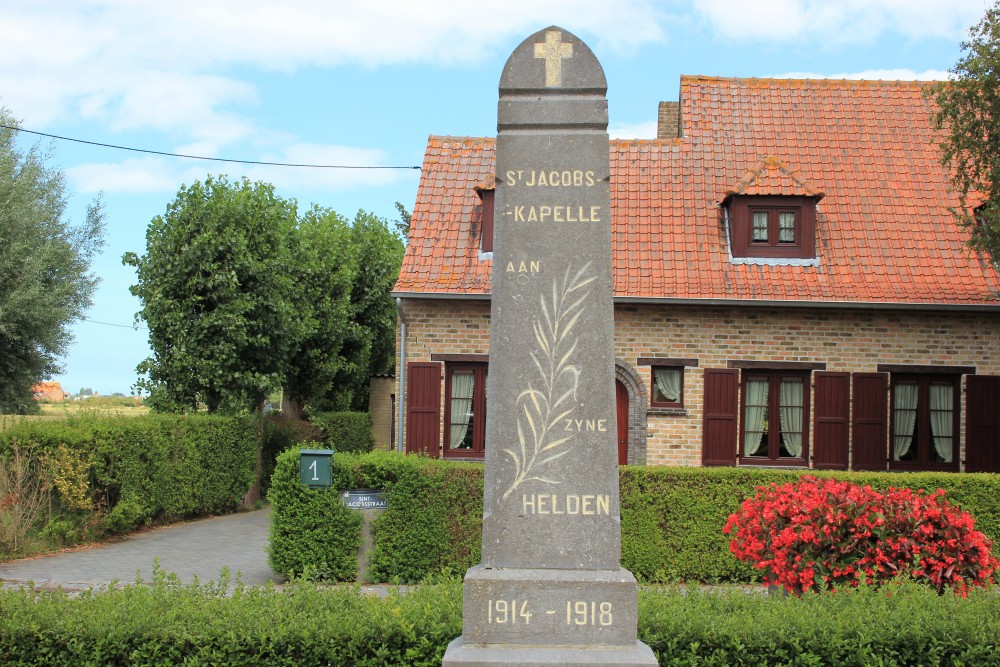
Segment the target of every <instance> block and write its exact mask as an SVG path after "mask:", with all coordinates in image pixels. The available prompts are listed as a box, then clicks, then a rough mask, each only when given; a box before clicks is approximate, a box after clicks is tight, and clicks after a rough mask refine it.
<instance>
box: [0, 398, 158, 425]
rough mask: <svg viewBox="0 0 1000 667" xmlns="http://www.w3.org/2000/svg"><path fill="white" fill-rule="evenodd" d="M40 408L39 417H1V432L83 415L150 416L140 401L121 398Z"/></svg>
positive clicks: (91, 399)
mask: <svg viewBox="0 0 1000 667" xmlns="http://www.w3.org/2000/svg"><path fill="white" fill-rule="evenodd" d="M39 407H40V408H41V412H40V413H39V414H37V415H0V431H5V430H7V429H10V428H13V426H14V425H15V424H18V423H20V422H21V421H50V420H55V419H66V418H67V417H71V416H76V415H83V414H93V415H105V416H110V415H116V416H119V417H138V416H141V415H146V414H149V408H148V407H146V406H145V405H143V404H142V403H141V402H140V401H137V400H135V399H132V398H120V397H107V398H104V397H102V398H89V399H87V400H85V401H62V402H59V403H42V404H41V405H40V406H39Z"/></svg>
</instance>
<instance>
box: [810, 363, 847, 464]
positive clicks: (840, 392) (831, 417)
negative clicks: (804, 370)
mask: <svg viewBox="0 0 1000 667" xmlns="http://www.w3.org/2000/svg"><path fill="white" fill-rule="evenodd" d="M813 378H814V379H815V382H816V386H815V390H814V394H813V422H814V424H813V432H814V433H815V438H814V441H813V467H814V468H819V469H824V470H847V451H848V447H849V434H848V427H849V425H850V391H851V374H850V373H832V372H830V373H828V372H825V371H819V372H817V373H816V374H815V375H814V376H813Z"/></svg>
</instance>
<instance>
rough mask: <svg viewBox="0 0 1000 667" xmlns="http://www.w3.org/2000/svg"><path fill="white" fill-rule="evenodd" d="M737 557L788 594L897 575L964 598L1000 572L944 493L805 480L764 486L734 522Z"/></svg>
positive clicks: (981, 538)
mask: <svg viewBox="0 0 1000 667" xmlns="http://www.w3.org/2000/svg"><path fill="white" fill-rule="evenodd" d="M724 531H725V533H726V534H727V535H728V534H734V537H733V539H732V540H731V541H730V550H731V551H732V552H733V554H735V555H736V557H737V558H740V559H741V560H744V561H747V562H751V563H753V564H754V566H755V567H756V568H758V569H760V570H762V571H763V572H764V580H765V582H768V583H775V584H780V585H783V586H784V587H785V588H786V589H788V590H789V591H792V592H794V593H801V592H802V591H805V590H819V589H820V587H821V586H822V587H823V588H825V589H828V590H833V589H836V588H838V587H843V586H845V585H846V586H857V585H858V582H859V581H860V580H861V579H864V580H865V581H866V582H867V583H869V584H882V583H885V582H886V581H888V580H889V579H891V578H892V577H895V576H898V575H904V576H908V577H910V578H913V579H918V580H924V581H928V582H929V583H931V585H933V586H935V587H936V588H937V589H938V590H943V589H944V588H947V587H951V588H953V589H954V590H955V591H956V593H958V594H963V595H964V594H965V591H967V590H968V588H969V586H970V585H972V586H985V585H987V584H988V583H989V581H990V580H991V575H992V573H993V572H994V571H995V570H996V569H997V565H998V564H997V561H996V559H995V558H993V555H992V553H991V552H990V547H991V542H990V541H989V540H988V539H987V538H986V536H985V535H983V534H982V533H981V532H979V531H977V530H975V529H974V528H973V520H972V517H971V516H970V515H969V514H968V513H967V512H962V511H960V510H958V509H957V508H954V507H952V506H951V505H949V504H948V502H947V501H946V500H945V499H944V491H943V490H941V489H938V490H936V491H935V492H933V493H931V494H929V495H927V494H924V493H923V492H914V491H912V490H911V489H894V488H891V489H889V491H887V492H886V493H884V494H882V493H879V492H877V491H874V490H872V489H871V487H868V486H858V485H856V484H851V483H849V482H839V481H836V480H830V479H827V480H818V479H816V478H814V477H811V476H806V477H803V478H801V479H800V480H799V482H798V483H796V484H785V485H783V486H778V485H776V484H772V485H771V486H769V487H759V488H758V489H757V495H755V496H754V497H753V498H750V499H748V500H746V501H744V502H743V505H742V506H741V508H740V510H739V511H738V512H736V513H734V514H733V515H732V516H730V517H729V520H728V521H727V522H726V525H725V528H724Z"/></svg>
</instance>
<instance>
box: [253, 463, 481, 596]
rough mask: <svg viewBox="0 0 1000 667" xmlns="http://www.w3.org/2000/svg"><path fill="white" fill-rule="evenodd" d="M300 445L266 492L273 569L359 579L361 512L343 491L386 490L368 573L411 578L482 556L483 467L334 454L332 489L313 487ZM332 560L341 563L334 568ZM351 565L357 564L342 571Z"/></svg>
mask: <svg viewBox="0 0 1000 667" xmlns="http://www.w3.org/2000/svg"><path fill="white" fill-rule="evenodd" d="M298 451H299V450H298V448H295V449H293V450H290V451H289V452H286V453H285V454H283V455H282V456H281V457H279V460H278V469H277V471H276V472H275V475H274V478H273V480H272V486H271V492H270V495H269V498H270V500H271V505H272V506H271V526H272V527H271V544H270V553H271V566H272V568H273V569H274V570H275V571H276V572H279V573H281V574H285V575H295V574H300V573H302V572H303V571H304V570H306V569H309V570H310V571H311V572H312V573H313V574H314V575H316V576H318V577H320V578H332V579H336V580H341V581H353V580H354V579H355V576H356V566H357V561H356V556H357V552H356V549H357V544H358V542H357V534H358V530H359V526H360V514H359V513H358V512H355V511H351V510H345V509H341V508H340V505H339V502H340V500H339V495H338V493H339V492H340V491H343V490H346V489H359V488H368V489H379V490H384V491H385V492H386V494H387V496H388V500H389V509H388V510H385V511H384V512H383V513H382V514H381V515H380V516H379V517H378V518H377V519H376V520H375V522H374V525H373V532H374V536H375V549H374V552H373V553H372V554H371V555H370V560H369V566H368V572H367V573H363V574H365V576H366V579H368V580H370V581H379V582H381V581H394V582H400V583H412V582H416V581H421V580H423V579H425V578H426V577H428V576H432V575H435V574H439V573H442V572H447V571H450V572H453V573H457V574H461V573H464V572H465V570H467V569H468V568H469V567H471V566H473V565H475V564H476V563H478V562H479V560H480V546H481V542H482V527H481V526H482V507H483V480H482V466H476V465H469V464H460V463H450V462H444V461H432V460H430V459H425V458H420V457H410V456H401V455H399V454H395V453H389V452H372V453H371V454H367V455H354V454H336V455H334V457H333V487H332V488H331V489H324V490H310V489H308V488H307V487H306V486H305V485H304V484H302V483H301V482H300V481H299V479H298V474H299V473H298ZM352 522H353V523H352ZM307 534H309V535H314V537H308V538H307V537H304V536H306V535H307ZM348 537H350V540H351V541H348ZM310 541H314V542H315V543H316V546H315V552H312V551H311V549H312V548H313V547H311V546H310ZM333 562H336V563H338V564H339V565H338V566H337V567H336V568H334V567H333V566H332V563H333ZM348 563H350V564H351V566H352V567H354V568H355V569H354V570H351V571H350V572H348V571H347V570H346V569H343V568H346V567H347V564H348ZM341 566H343V567H341ZM332 570H336V574H334V573H333V572H332ZM324 575H326V577H324Z"/></svg>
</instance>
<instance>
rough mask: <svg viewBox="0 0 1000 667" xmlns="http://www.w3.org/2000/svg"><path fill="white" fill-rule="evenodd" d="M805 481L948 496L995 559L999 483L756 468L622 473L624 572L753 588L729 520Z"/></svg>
mask: <svg viewBox="0 0 1000 667" xmlns="http://www.w3.org/2000/svg"><path fill="white" fill-rule="evenodd" d="M802 474H813V475H815V476H817V477H835V478H837V479H846V480H850V481H852V482H855V483H858V484H868V485H871V486H872V487H873V488H876V489H880V490H884V489H887V488H889V487H890V486H895V487H910V488H914V489H926V490H934V489H938V488H942V489H945V490H946V492H947V498H948V499H949V501H951V502H953V503H955V504H957V505H960V506H961V507H962V508H964V509H965V510H967V511H969V512H970V513H971V514H972V515H973V517H974V518H975V519H976V527H977V528H978V529H979V530H981V531H983V532H984V533H985V534H986V535H987V536H988V537H989V538H990V539H992V540H993V541H994V553H998V554H1000V540H998V538H1000V476H998V475H991V474H967V473H962V474H958V473H902V474H901V473H844V472H836V473H834V472H819V471H809V472H799V471H792V470H763V469H759V468H667V467H652V466H650V467H638V466H634V467H627V468H622V470H621V482H620V484H621V498H622V565H623V566H624V567H626V568H628V569H629V570H631V571H632V572H633V573H634V574H635V575H636V577H637V578H639V579H640V580H641V581H652V582H672V581H701V582H715V581H758V580H759V579H760V573H759V572H758V571H757V570H754V569H753V568H752V567H751V566H750V565H749V564H747V563H741V562H740V561H737V560H736V558H734V557H733V556H732V554H731V553H730V551H729V538H728V537H727V536H726V535H724V534H723V532H722V527H723V526H724V525H725V523H726V519H727V518H728V517H729V515H730V514H732V513H733V512H734V511H736V510H737V509H738V507H739V505H740V503H741V502H742V501H743V500H744V499H746V498H748V497H750V496H751V495H753V493H754V489H755V488H756V487H757V486H765V485H767V484H770V483H772V482H775V483H778V484H782V483H785V482H790V481H793V480H795V479H797V478H798V477H799V476H801V475H802Z"/></svg>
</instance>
